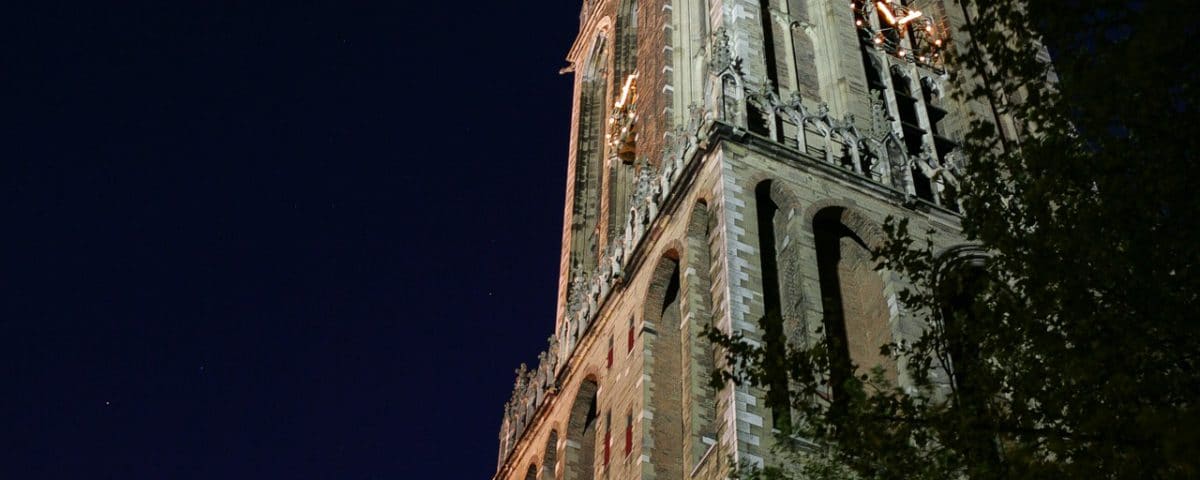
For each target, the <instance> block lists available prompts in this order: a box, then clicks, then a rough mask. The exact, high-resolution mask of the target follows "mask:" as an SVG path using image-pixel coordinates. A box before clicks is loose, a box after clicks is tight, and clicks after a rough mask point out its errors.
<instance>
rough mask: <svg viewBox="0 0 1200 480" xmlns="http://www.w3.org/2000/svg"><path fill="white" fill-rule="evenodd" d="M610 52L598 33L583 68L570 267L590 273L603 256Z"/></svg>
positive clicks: (604, 39)
mask: <svg viewBox="0 0 1200 480" xmlns="http://www.w3.org/2000/svg"><path fill="white" fill-rule="evenodd" d="M609 61H610V54H609V48H608V35H607V33H606V31H601V33H599V34H597V35H596V37H595V39H594V40H593V42H592V47H591V53H590V54H589V55H588V58H587V60H585V62H584V64H583V68H582V69H580V77H579V79H578V83H579V93H578V95H579V99H578V102H579V110H578V118H577V122H576V145H575V165H574V178H573V182H574V184H573V185H574V189H573V190H574V194H573V196H572V200H571V260H570V266H571V269H572V270H573V271H572V274H571V275H570V277H574V273H575V272H574V271H575V270H576V269H578V271H581V272H582V273H584V274H586V273H587V272H591V271H592V270H593V269H594V268H595V267H596V264H597V262H598V261H599V257H600V232H599V220H600V207H601V205H600V202H601V182H602V175H603V167H604V150H605V143H606V142H605V133H606V132H605V128H606V123H607V104H608V97H609V95H608V89H609V72H610V67H609V65H608V62H609Z"/></svg>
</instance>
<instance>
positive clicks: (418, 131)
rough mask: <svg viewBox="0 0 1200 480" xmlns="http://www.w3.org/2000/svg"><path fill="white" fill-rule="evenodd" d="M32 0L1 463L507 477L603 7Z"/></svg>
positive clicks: (24, 20) (226, 473)
mask: <svg viewBox="0 0 1200 480" xmlns="http://www.w3.org/2000/svg"><path fill="white" fill-rule="evenodd" d="M26 3H28V4H32V6H29V5H27V6H24V7H21V8H25V9H31V10H29V11H19V10H13V9H12V8H11V7H10V8H6V9H5V10H6V11H5V13H4V19H3V24H4V28H3V29H2V30H3V32H2V33H0V38H3V41H2V42H0V49H2V51H0V82H2V84H3V85H4V88H3V89H2V90H3V92H2V93H0V99H3V101H2V102H0V112H3V113H0V122H2V124H0V132H2V133H0V139H2V142H0V148H2V150H0V202H2V203H0V205H3V207H2V208H3V210H0V213H2V214H3V215H2V217H0V218H2V219H3V224H2V225H3V226H2V227H0V381H2V382H3V383H2V384H0V478H3V479H59V478H62V479H122V480H125V479H193V478H195V479H242V478H245V479H264V478H280V479H409V478H448V479H482V478H488V477H490V476H491V474H492V473H493V472H494V470H495V462H496V453H497V447H498V445H497V430H498V428H499V424H500V420H501V413H502V406H503V404H504V402H505V401H506V400H507V399H508V396H509V393H510V390H511V386H512V378H513V370H514V369H515V368H516V367H517V365H518V364H519V363H520V362H530V363H532V362H534V361H535V357H536V354H537V353H538V351H540V350H541V349H542V348H543V347H544V345H545V338H546V337H547V336H548V335H550V334H551V332H552V330H553V323H554V300H555V293H556V290H555V289H556V283H557V275H558V258H559V257H558V252H559V241H560V235H561V225H562V205H563V198H564V194H563V189H564V187H565V173H566V154H567V151H568V133H569V122H570V102H571V88H572V81H573V79H572V77H571V76H570V75H559V74H558V70H559V69H560V68H562V67H563V66H565V65H566V62H565V60H564V57H565V55H566V52H567V50H568V49H569V47H570V45H571V42H572V40H573V39H574V35H575V33H576V31H577V28H578V20H579V16H578V15H579V3H580V2H579V1H578V0H576V1H549V2H537V3H529V2H515V3H514V2H490V1H488V2H483V1H481V2H476V4H474V5H471V4H465V3H463V2H405V1H397V0H392V1H377V2H330V3H328V4H317V3H315V2H280V5H276V6H263V5H261V4H260V5H256V6H249V5H246V4H248V3H261V2H223V1H203V2H194V4H188V3H185V2H183V1H168V2H163V1H155V2H144V3H143V4H140V5H139V4H136V3H141V2H78V3H77V4H71V3H57V2H26ZM103 3H114V4H119V6H114V5H107V4H103ZM368 3H371V4H368ZM351 4H353V5H351Z"/></svg>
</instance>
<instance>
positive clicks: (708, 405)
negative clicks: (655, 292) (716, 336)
mask: <svg viewBox="0 0 1200 480" xmlns="http://www.w3.org/2000/svg"><path fill="white" fill-rule="evenodd" d="M715 223H716V222H715V221H714V219H713V218H712V215H711V214H710V213H709V210H708V205H707V204H705V203H704V202H703V201H701V202H697V203H696V206H695V207H694V208H693V209H692V216H691V218H690V219H689V220H688V229H687V261H688V281H687V285H688V292H687V305H688V313H689V314H691V322H690V323H689V324H688V325H687V326H686V328H687V346H688V352H687V355H688V356H689V357H688V358H689V359H690V360H691V361H690V362H688V367H689V368H688V372H687V379H688V382H689V384H690V385H689V388H687V391H688V392H690V395H689V397H688V400H689V408H688V410H689V414H690V417H691V419H690V422H689V424H688V427H689V430H690V435H689V436H688V441H689V442H691V449H690V454H691V459H690V460H691V462H692V464H693V465H694V464H695V462H697V461H699V460H700V458H701V457H702V456H703V455H704V452H705V451H706V450H707V449H708V444H709V443H713V442H715V440H716V438H717V435H716V419H717V392H716V390H715V389H714V388H713V387H712V385H710V383H711V382H710V379H711V375H712V372H713V371H714V370H715V368H716V346H715V345H714V344H713V342H712V341H710V340H709V339H708V338H706V337H704V336H703V332H704V330H705V329H706V328H708V327H711V326H712V277H711V272H712V268H713V266H712V254H711V247H710V245H709V243H710V242H711V241H712V230H713V227H714V226H715ZM705 439H707V440H708V441H707V442H706V440H705Z"/></svg>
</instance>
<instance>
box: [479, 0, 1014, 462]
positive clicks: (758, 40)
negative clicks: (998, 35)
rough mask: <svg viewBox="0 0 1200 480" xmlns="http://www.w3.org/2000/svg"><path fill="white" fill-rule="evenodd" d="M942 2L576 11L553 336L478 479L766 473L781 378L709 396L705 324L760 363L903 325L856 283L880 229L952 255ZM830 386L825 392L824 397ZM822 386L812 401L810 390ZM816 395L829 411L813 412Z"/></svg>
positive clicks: (953, 205)
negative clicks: (746, 468)
mask: <svg viewBox="0 0 1200 480" xmlns="http://www.w3.org/2000/svg"><path fill="white" fill-rule="evenodd" d="M969 18H970V17H969V12H967V11H964V10H963V8H962V7H961V6H959V5H958V4H956V3H954V2H953V1H952V0H919V1H918V0H881V1H878V2H871V1H867V0H585V1H584V4H583V6H582V12H581V14H580V24H579V36H578V37H577V38H576V40H575V43H574V44H573V45H572V46H571V47H570V50H569V53H568V54H567V60H568V61H569V65H570V66H569V67H568V68H567V69H565V70H564V72H570V73H573V75H574V81H575V92H574V108H573V113H572V117H571V121H572V129H571V141H570V151H569V152H568V156H567V161H568V165H569V167H568V179H567V185H566V209H565V212H564V217H563V233H562V246H563V247H562V252H561V262H560V265H561V267H560V272H561V273H560V277H559V288H558V309H557V318H556V321H555V328H554V330H553V331H552V332H546V333H547V335H548V336H549V339H548V342H547V343H548V345H547V348H546V350H545V351H544V352H542V353H541V354H540V355H539V363H538V365H535V366H533V367H527V366H525V365H521V368H520V369H519V370H518V375H517V380H516V385H515V386H514V391H513V395H512V398H511V400H510V401H509V402H508V403H507V404H506V405H505V409H504V417H503V421H502V425H501V429H500V435H499V446H500V450H499V458H498V462H497V471H496V474H495V477H494V478H495V479H497V480H500V479H506V480H532V479H541V480H592V479H658V480H666V479H670V480H681V479H693V478H695V479H720V478H725V477H726V475H727V474H728V472H729V468H731V466H732V464H731V462H738V463H741V462H750V463H756V464H760V465H761V464H768V465H769V464H771V463H772V461H773V459H772V458H771V455H770V451H771V444H772V443H773V442H774V441H775V439H774V438H773V435H772V430H773V428H775V427H777V426H780V425H782V424H784V423H785V422H788V421H789V418H788V417H789V409H788V407H787V400H788V398H787V392H786V387H787V385H786V381H784V382H783V384H782V385H777V386H775V388H768V389H759V388H754V387H750V386H738V387H735V386H733V385H732V384H730V385H725V386H723V387H722V388H714V387H713V386H711V385H710V375H711V372H712V371H713V369H714V368H715V367H717V366H719V364H720V361H721V359H722V358H723V356H722V354H721V352H718V351H717V350H716V349H715V348H714V346H713V345H711V344H710V342H708V341H707V340H706V339H704V338H703V337H701V336H700V335H699V333H700V332H701V331H703V329H704V328H706V327H708V326H710V325H712V326H715V327H716V328H719V329H721V330H723V331H725V332H739V333H741V334H742V335H744V336H745V337H746V338H747V339H750V340H752V341H755V342H759V343H760V344H761V345H765V346H766V347H767V349H768V350H771V349H781V348H784V347H785V346H787V345H797V344H811V343H812V342H820V341H829V340H831V338H832V339H836V342H831V344H836V345H839V346H840V348H841V352H840V354H841V355H843V356H844V358H847V359H850V360H853V362H854V363H855V364H857V365H864V366H871V365H880V366H882V367H883V368H884V370H885V372H886V374H887V375H888V376H890V377H891V378H892V379H894V380H895V381H896V382H899V384H900V385H902V386H903V385H905V384H911V382H912V380H911V378H909V377H907V375H908V374H907V369H906V365H905V364H904V363H903V362H897V361H895V360H894V359H892V358H889V357H885V356H881V355H880V353H879V346H880V345H882V344H883V343H885V342H889V341H893V340H902V339H911V338H915V337H916V336H917V335H919V332H920V327H919V326H918V325H917V323H916V322H915V321H914V320H912V319H911V318H910V314H909V313H906V312H905V310H904V308H903V306H902V305H900V304H899V302H898V300H897V291H898V290H899V288H900V287H901V283H900V282H901V281H902V280H901V279H900V278H898V275H895V274H893V273H890V272H887V271H877V270H875V269H874V266H875V265H874V262H872V260H871V254H870V248H871V247H872V246H874V245H878V244H879V243H880V242H882V240H883V239H882V232H881V228H880V225H882V224H883V222H884V219H885V218H887V217H888V216H900V217H907V218H908V219H909V221H910V227H911V228H912V229H913V231H920V232H923V231H927V230H933V231H936V232H938V235H937V236H936V237H935V238H936V239H937V240H938V241H939V242H942V243H941V244H939V245H938V248H940V249H942V250H944V251H946V252H947V255H951V254H953V252H956V251H961V248H955V247H956V243H959V241H958V240H957V239H958V238H959V236H958V233H957V232H958V230H959V227H958V224H959V223H958V214H957V213H956V212H957V210H958V204H957V195H956V190H957V187H958V180H957V177H956V175H957V172H958V171H959V169H960V168H961V165H962V164H963V162H965V161H967V159H965V158H963V156H962V154H961V153H960V152H959V150H958V143H959V140H960V138H961V135H962V132H964V131H965V129H966V126H967V124H968V122H969V121H971V120H974V119H984V120H988V121H991V122H995V123H996V124H998V125H1001V126H1002V127H1004V126H1005V125H1006V124H1004V123H1001V122H1000V121H999V120H1000V119H999V118H998V117H997V116H996V115H995V110H994V108H993V106H992V105H990V104H988V103H987V102H982V101H981V102H969V101H968V102H963V101H959V100H956V99H955V98H954V97H953V96H952V95H950V92H951V91H952V90H953V89H954V88H962V87H965V86H970V84H974V83H977V82H979V81H980V80H979V79H975V78H961V79H959V80H957V81H960V82H966V85H962V84H960V85H953V84H951V79H952V78H956V77H954V76H952V75H951V73H952V72H951V70H952V69H953V65H951V64H950V63H948V62H947V61H946V57H948V56H952V55H951V54H952V53H953V49H954V48H955V45H956V44H961V43H963V42H967V41H969V39H967V38H966V37H965V36H964V35H963V34H962V33H961V32H960V27H961V26H962V25H964V24H965V23H966V22H967V21H969ZM835 380H836V379H835ZM834 384H836V383H834ZM830 394H831V395H834V396H836V394H837V392H830Z"/></svg>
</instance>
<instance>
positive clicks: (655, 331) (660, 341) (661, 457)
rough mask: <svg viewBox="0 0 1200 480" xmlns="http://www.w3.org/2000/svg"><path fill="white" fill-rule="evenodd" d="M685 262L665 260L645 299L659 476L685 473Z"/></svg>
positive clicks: (653, 451) (652, 451)
mask: <svg viewBox="0 0 1200 480" xmlns="http://www.w3.org/2000/svg"><path fill="white" fill-rule="evenodd" d="M679 285H680V281H679V262H678V261H677V260H675V259H674V258H672V257H664V258H663V259H661V260H659V262H658V266H656V267H655V269H654V276H653V277H652V279H651V283H650V289H649V291H648V292H647V294H646V300H645V302H644V303H643V308H644V309H645V310H644V314H643V317H642V322H643V325H644V327H643V328H644V332H645V342H646V343H647V344H648V348H649V351H648V352H647V354H646V359H645V364H646V371H647V373H648V375H649V378H650V379H651V381H650V382H649V386H648V388H649V389H650V392H649V393H650V395H649V396H650V412H651V413H652V415H651V418H650V444H649V445H648V446H647V447H648V448H646V449H643V454H645V453H647V450H648V451H649V452H648V453H649V455H648V456H649V457H650V463H651V465H653V468H654V474H655V476H656V477H657V478H683V473H684V472H683V466H682V463H683V462H681V461H680V459H681V458H683V439H684V431H683V417H682V414H683V378H682V377H683V372H682V365H681V363H682V360H683V358H682V357H683V352H682V351H681V350H682V348H681V343H682V342H681V338H680V331H679V324H680V320H681V319H682V314H683V313H682V311H681V308H680V298H679V297H680V295H679Z"/></svg>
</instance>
